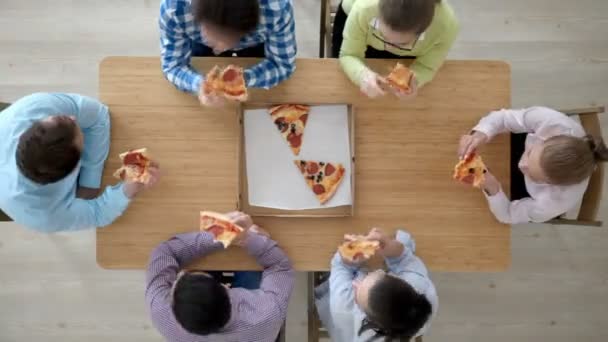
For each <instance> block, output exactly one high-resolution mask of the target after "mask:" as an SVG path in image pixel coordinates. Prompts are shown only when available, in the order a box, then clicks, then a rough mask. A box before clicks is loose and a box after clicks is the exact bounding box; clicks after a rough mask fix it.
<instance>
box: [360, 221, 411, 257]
mask: <svg viewBox="0 0 608 342" xmlns="http://www.w3.org/2000/svg"><path fill="white" fill-rule="evenodd" d="M367 239H368V240H372V241H378V242H380V249H379V250H378V253H380V255H382V256H383V257H385V258H394V257H398V256H400V255H401V254H403V249H404V248H405V247H404V246H403V244H402V243H401V242H399V241H397V240H396V239H395V236H394V235H393V236H390V235H388V234H386V232H385V231H384V230H382V229H380V228H375V227H374V228H372V230H370V232H369V233H368V234H367Z"/></svg>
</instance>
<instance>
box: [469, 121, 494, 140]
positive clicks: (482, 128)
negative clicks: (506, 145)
mask: <svg viewBox="0 0 608 342" xmlns="http://www.w3.org/2000/svg"><path fill="white" fill-rule="evenodd" d="M482 121H483V120H482ZM473 131H477V132H481V133H483V134H485V135H487V136H488V139H489V140H492V138H494V136H495V135H496V132H495V131H494V130H493V129H492V127H491V126H490V125H487V124H483V123H479V124H477V126H475V127H474V128H473Z"/></svg>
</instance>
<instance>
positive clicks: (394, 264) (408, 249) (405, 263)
mask: <svg viewBox="0 0 608 342" xmlns="http://www.w3.org/2000/svg"><path fill="white" fill-rule="evenodd" d="M394 243H395V244H399V245H401V250H400V253H398V254H396V253H395V254H391V255H385V262H386V265H387V267H388V269H389V270H390V271H391V272H393V273H399V272H402V271H404V270H407V269H408V268H411V265H412V264H413V263H414V262H416V261H417V259H418V258H417V257H416V256H415V255H414V252H415V250H416V244H415V242H414V239H412V237H411V235H410V234H409V233H407V232H405V231H403V230H398V231H397V234H396V236H395V240H394Z"/></svg>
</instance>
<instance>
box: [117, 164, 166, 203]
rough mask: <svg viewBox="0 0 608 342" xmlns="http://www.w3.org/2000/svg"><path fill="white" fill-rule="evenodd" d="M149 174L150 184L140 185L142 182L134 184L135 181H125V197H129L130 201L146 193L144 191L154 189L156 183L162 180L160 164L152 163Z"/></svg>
mask: <svg viewBox="0 0 608 342" xmlns="http://www.w3.org/2000/svg"><path fill="white" fill-rule="evenodd" d="M148 173H149V174H150V180H149V181H148V183H145V184H144V183H140V182H133V181H129V180H127V181H125V183H124V186H123V192H124V194H125V196H127V197H128V198H130V199H133V198H134V197H135V196H137V195H138V194H139V193H140V192H142V191H144V190H148V189H150V188H151V187H153V186H154V185H156V183H158V181H159V179H160V166H159V165H158V163H156V162H151V163H150V166H149V167H148Z"/></svg>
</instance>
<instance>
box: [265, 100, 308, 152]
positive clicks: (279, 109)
mask: <svg viewBox="0 0 608 342" xmlns="http://www.w3.org/2000/svg"><path fill="white" fill-rule="evenodd" d="M309 111H310V107H309V106H306V105H298V104H282V105H278V106H274V107H271V108H270V109H269V110H268V112H269V113H270V116H271V118H272V121H273V123H274V124H275V125H276V126H277V129H278V130H279V132H280V134H281V136H282V137H283V139H285V141H287V144H288V145H289V148H291V151H292V152H293V154H294V155H296V156H297V155H299V154H300V149H301V148H302V138H303V136H304V128H305V127H306V122H307V121H308V112H309Z"/></svg>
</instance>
